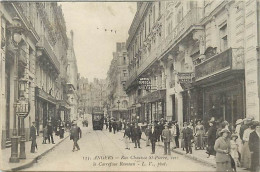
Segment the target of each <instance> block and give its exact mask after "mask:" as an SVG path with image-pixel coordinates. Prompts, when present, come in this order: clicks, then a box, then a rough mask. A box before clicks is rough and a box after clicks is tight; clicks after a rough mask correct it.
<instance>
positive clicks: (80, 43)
mask: <svg viewBox="0 0 260 172" xmlns="http://www.w3.org/2000/svg"><path fill="white" fill-rule="evenodd" d="M59 4H60V5H62V10H63V13H64V17H65V22H66V27H67V34H68V36H69V35H70V34H69V33H70V30H73V32H74V51H75V55H76V58H77V64H78V72H79V73H80V76H83V77H87V78H88V79H89V80H90V81H92V80H93V78H100V79H104V78H106V76H107V71H108V69H109V66H110V63H111V60H112V58H113V52H115V51H116V42H125V41H126V40H127V38H128V30H129V28H130V25H131V23H132V20H133V18H134V15H135V12H136V2H61V3H59ZM105 29H107V31H105ZM111 30H112V32H111ZM115 30H116V33H115Z"/></svg>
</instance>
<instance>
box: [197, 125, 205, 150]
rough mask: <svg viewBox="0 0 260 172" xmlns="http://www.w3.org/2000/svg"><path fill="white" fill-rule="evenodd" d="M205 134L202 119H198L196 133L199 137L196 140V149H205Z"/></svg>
mask: <svg viewBox="0 0 260 172" xmlns="http://www.w3.org/2000/svg"><path fill="white" fill-rule="evenodd" d="M204 134H205V129H204V126H203V125H202V124H201V121H198V123H197V125H196V127H195V135H196V137H197V140H196V149H197V148H199V149H204V142H203V136H204Z"/></svg>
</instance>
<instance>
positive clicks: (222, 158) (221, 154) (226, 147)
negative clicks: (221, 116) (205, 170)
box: [214, 128, 232, 172]
mask: <svg viewBox="0 0 260 172" xmlns="http://www.w3.org/2000/svg"><path fill="white" fill-rule="evenodd" d="M219 134H220V137H219V138H218V139H217V140H216V143H215V145H214V150H215V151H216V166H217V170H216V171H226V172H227V171H232V167H231V158H230V156H229V153H230V139H229V134H230V131H229V130H227V129H225V128H224V129H222V130H221V131H220V133H219Z"/></svg>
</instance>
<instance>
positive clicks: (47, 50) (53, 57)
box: [37, 36, 60, 72]
mask: <svg viewBox="0 0 260 172" xmlns="http://www.w3.org/2000/svg"><path fill="white" fill-rule="evenodd" d="M37 47H38V48H39V49H42V50H44V52H45V54H46V55H47V56H48V57H49V59H50V61H51V62H52V64H53V65H54V66H55V68H56V69H57V70H58V72H60V62H59V61H58V59H57V57H56V55H55V54H54V52H53V50H52V48H51V45H50V43H49V42H48V40H47V39H46V38H45V36H41V39H40V41H39V42H38V44H37Z"/></svg>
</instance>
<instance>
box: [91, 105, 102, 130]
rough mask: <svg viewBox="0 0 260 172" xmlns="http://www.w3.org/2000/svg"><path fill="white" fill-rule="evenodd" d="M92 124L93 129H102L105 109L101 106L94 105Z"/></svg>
mask: <svg viewBox="0 0 260 172" xmlns="http://www.w3.org/2000/svg"><path fill="white" fill-rule="evenodd" d="M92 125H93V130H102V129H103V125H104V111H102V110H101V108H99V107H94V108H93V110H92Z"/></svg>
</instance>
